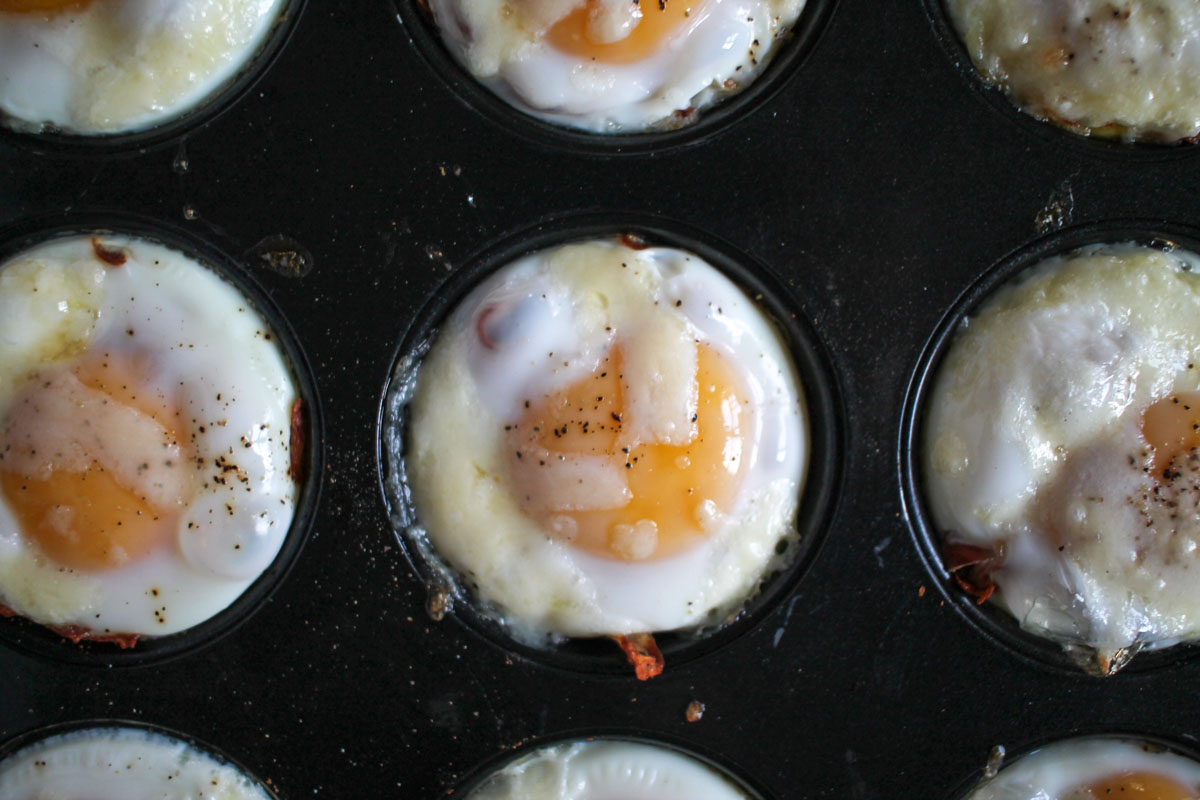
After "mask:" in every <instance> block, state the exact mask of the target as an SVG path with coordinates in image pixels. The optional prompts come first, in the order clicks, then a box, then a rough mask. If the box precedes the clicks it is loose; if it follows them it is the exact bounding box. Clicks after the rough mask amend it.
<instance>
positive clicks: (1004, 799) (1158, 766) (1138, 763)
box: [966, 737, 1200, 800]
mask: <svg viewBox="0 0 1200 800" xmlns="http://www.w3.org/2000/svg"><path fill="white" fill-rule="evenodd" d="M1122 772H1148V773H1151V774H1156V775H1161V776H1164V777H1168V778H1172V779H1174V780H1175V781H1176V782H1178V783H1180V784H1182V785H1183V786H1187V787H1191V788H1192V789H1193V791H1200V764H1197V763H1196V762H1195V761H1192V760H1191V759H1190V758H1184V757H1183V756H1181V755H1177V754H1175V753H1172V752H1169V751H1165V750H1163V749H1162V748H1161V747H1159V746H1157V745H1147V744H1144V743H1142V742H1137V741H1132V740H1125V739H1114V738H1101V737H1096V738H1084V739H1067V740H1065V741H1061V742H1055V743H1054V744H1051V745H1047V746H1046V747H1041V748H1038V749H1037V750H1034V751H1032V752H1030V753H1028V754H1026V755H1024V756H1022V757H1021V758H1019V759H1017V760H1016V761H1014V762H1013V763H1012V764H1010V765H1008V766H1005V767H1004V768H1003V769H1001V770H1000V772H999V773H998V774H997V775H996V777H995V778H992V779H989V780H986V781H984V782H983V783H982V784H980V786H979V787H978V788H977V789H975V791H973V792H972V793H971V794H970V795H968V796H967V798H966V800H1075V798H1077V797H1080V796H1081V795H1080V794H1079V792H1080V790H1081V789H1083V788H1084V787H1085V786H1087V785H1088V784H1089V783H1093V782H1095V781H1098V780H1103V779H1104V778H1106V777H1110V776H1115V775H1117V774H1120V773H1122ZM1087 796H1088V797H1090V796H1091V795H1090V794H1089V795H1087Z"/></svg>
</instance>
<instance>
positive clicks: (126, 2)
mask: <svg viewBox="0 0 1200 800" xmlns="http://www.w3.org/2000/svg"><path fill="white" fill-rule="evenodd" d="M288 2H289V0H95V2H92V3H91V4H90V5H88V6H87V7H85V8H81V9H80V8H74V9H66V10H63V11H59V12H57V13H45V12H41V13H39V12H24V13H17V12H0V112H3V113H2V114H0V116H4V115H7V119H5V120H4V121H5V122H6V123H7V124H8V125H9V126H10V127H12V128H14V129H17V130H20V131H23V132H32V133H36V132H39V131H41V130H43V129H44V128H45V127H46V126H50V127H52V128H54V129H57V130H62V131H65V132H68V133H76V134H84V135H88V134H113V133H132V132H137V131H141V130H145V129H147V128H151V127H153V126H155V125H158V124H160V123H162V122H166V121H168V120H170V119H172V118H175V117H178V116H180V115H182V114H185V113H187V112H188V111H191V110H192V109H194V108H196V107H197V106H200V105H202V104H203V103H204V102H205V101H207V100H208V99H209V98H210V97H212V96H213V95H215V94H216V93H217V92H218V91H220V89H221V88H222V87H223V86H224V85H225V84H226V83H228V82H229V81H230V80H232V79H233V78H234V77H235V76H236V75H238V74H239V73H240V72H241V71H242V70H243V69H244V68H248V65H249V64H250V62H251V61H252V60H253V59H254V58H255V57H256V56H257V55H258V53H259V51H260V50H261V48H262V46H263V43H264V42H265V41H266V39H267V37H268V35H269V34H270V32H271V31H272V30H273V29H274V27H275V25H276V24H277V23H278V22H279V20H280V12H281V10H282V9H283V8H284V6H285V4H286V3H288ZM185 42H186V43H187V46H184V43H185Z"/></svg>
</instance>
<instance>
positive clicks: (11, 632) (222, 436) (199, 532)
mask: <svg viewBox="0 0 1200 800" xmlns="http://www.w3.org/2000/svg"><path fill="white" fill-rule="evenodd" d="M0 370H2V371H3V375H2V377H0V617H3V618H2V619H0V640H3V641H4V642H5V643H6V644H9V645H11V646H13V647H15V648H17V649H19V650H22V651H25V652H28V653H32V654H35V655H39V656H43V657H47V658H51V659H56V660H62V661H68V662H73V663H79V664H89V665H105V666H111V665H135V664H144V663H151V662H154V663H158V662H161V661H163V660H165V659H167V658H172V657H176V656H180V655H183V654H185V653H189V652H192V651H195V650H198V649H200V648H202V647H205V646H207V645H209V644H211V643H212V642H214V641H215V640H216V639H218V638H220V637H221V636H223V635H225V634H226V633H228V632H230V631H231V630H233V629H234V628H235V627H236V626H237V625H238V624H240V623H241V622H243V621H244V620H245V619H246V618H248V617H249V616H250V615H251V614H253V613H254V611H255V610H257V609H258V607H259V606H260V605H262V603H264V602H265V601H266V600H267V599H268V598H269V596H270V595H271V594H272V592H273V591H274V590H275V588H276V587H277V586H278V585H279V584H280V582H281V581H282V580H283V578H284V576H285V575H286V573H287V572H288V570H289V569H290V568H291V566H292V564H293V562H294V561H295V559H296V557H297V555H298V554H299V552H300V550H301V548H302V546H303V543H304V541H305V539H306V538H307V536H308V533H309V529H310V528H311V526H312V522H313V517H314V513H315V509H316V505H317V500H318V496H319V493H320V491H319V490H320V487H319V481H320V475H321V461H322V447H323V443H322V425H321V409H320V402H319V398H318V396H317V390H316V384H315V382H314V380H313V377H312V372H311V369H310V368H309V365H308V362H307V359H306V358H305V356H304V353H303V351H302V350H301V349H300V347H299V345H298V344H297V340H296V336H295V334H294V332H293V331H292V329H291V327H290V326H289V325H288V323H287V321H286V319H284V317H283V315H282V314H281V313H280V311H279V309H278V308H277V307H276V306H275V305H274V303H273V302H272V301H271V300H270V298H269V297H268V296H267V294H266V293H265V292H264V291H263V289H262V288H261V287H259V286H258V284H257V283H256V282H255V281H254V280H253V279H252V278H251V277H250V275H249V274H248V273H247V272H246V271H245V270H244V269H243V268H242V267H241V266H240V265H239V264H238V263H237V262H236V260H235V259H233V258H231V257H230V256H228V255H226V254H225V253H224V252H223V251H222V250H221V249H219V248H218V247H217V246H215V245H213V244H212V243H209V242H207V241H204V240H202V239H199V238H197V237H195V236H193V235H190V234H186V233H184V232H183V231H180V230H178V229H176V228H172V227H169V226H167V225H165V224H162V223H159V222H152V221H149V220H144V219H142V218H140V217H134V216H130V215H126V214H118V213H108V212H97V213H81V214H72V215H69V216H68V217H66V218H64V217H62V216H58V217H55V218H54V219H53V220H50V219H38V220H30V221H25V222H21V223H18V224H16V225H14V226H11V227H9V228H7V229H6V230H4V231H3V232H0Z"/></svg>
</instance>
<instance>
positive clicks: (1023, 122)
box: [920, 0, 1200, 162]
mask: <svg viewBox="0 0 1200 800" xmlns="http://www.w3.org/2000/svg"><path fill="white" fill-rule="evenodd" d="M920 2H921V5H922V6H924V8H925V12H926V16H927V17H928V19H929V24H930V28H931V29H932V32H933V36H934V38H935V39H937V42H938V45H939V46H940V48H941V50H942V52H943V53H944V54H945V55H946V57H947V58H948V59H949V60H950V62H951V67H952V69H953V70H954V71H955V72H956V73H958V76H959V78H960V79H961V80H962V81H963V83H964V85H965V86H966V87H967V88H968V89H969V90H970V91H971V94H972V95H974V96H975V97H976V98H977V99H978V100H979V101H980V102H982V103H984V104H985V105H987V106H989V107H990V108H992V109H993V110H994V111H995V112H996V113H997V114H999V115H1000V116H1002V117H1004V118H1005V119H1006V120H1008V122H1009V123H1010V124H1012V125H1014V126H1015V127H1018V128H1020V129H1022V130H1024V131H1026V132H1028V133H1029V134H1031V135H1033V136H1035V137H1036V138H1038V139H1040V140H1041V141H1043V142H1046V143H1047V144H1052V145H1062V146H1064V147H1069V148H1070V149H1072V150H1075V151H1077V152H1079V153H1081V154H1083V155H1087V156H1091V157H1093V158H1099V159H1106V160H1111V161H1137V162H1143V161H1165V160H1173V159H1182V158H1188V157H1191V156H1194V155H1196V154H1197V152H1200V143H1196V142H1143V141H1123V140H1121V139H1114V138H1108V137H1102V136H1090V135H1085V134H1082V133H1077V132H1075V131H1074V130H1072V129H1071V128H1069V127H1068V126H1066V125H1056V124H1055V123H1053V122H1051V121H1049V120H1044V119H1041V118H1039V117H1036V116H1034V115H1033V114H1031V113H1030V112H1028V111H1025V110H1024V109H1023V108H1021V107H1020V106H1019V105H1017V103H1016V101H1014V100H1013V99H1012V98H1010V97H1009V96H1008V94H1007V93H1006V92H1005V91H1004V90H1003V89H1001V88H999V87H995V86H992V85H990V84H989V83H988V82H987V81H986V80H984V77H983V76H982V75H980V74H979V70H977V69H975V64H974V62H973V61H972V59H971V54H970V53H969V52H968V51H967V48H966V45H965V44H963V41H962V39H961V38H960V37H959V35H958V32H957V31H956V30H955V28H954V23H953V22H951V20H950V16H949V12H948V11H947V10H946V4H945V0H920Z"/></svg>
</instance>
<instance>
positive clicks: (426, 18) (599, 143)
mask: <svg viewBox="0 0 1200 800" xmlns="http://www.w3.org/2000/svg"><path fill="white" fill-rule="evenodd" d="M395 2H396V7H397V9H398V10H399V17H400V21H401V24H402V25H403V26H404V29H405V31H406V32H407V34H408V36H409V39H410V41H411V42H412V45H413V46H414V48H415V49H416V50H417V52H418V53H419V54H420V55H421V57H422V59H423V60H424V61H425V63H426V64H427V65H428V66H429V68H430V70H431V71H433V72H434V73H436V74H437V75H438V77H439V78H440V79H441V80H442V81H443V82H444V83H445V84H446V86H447V87H448V88H449V89H450V91H451V92H453V93H454V94H455V95H456V96H457V97H458V98H459V99H461V100H462V102H463V103H464V104H465V105H466V106H468V107H470V108H472V109H474V110H475V111H476V112H478V113H480V114H482V115H483V116H485V117H487V118H489V119H490V120H492V121H493V122H494V123H495V124H497V125H498V126H500V127H502V128H504V129H506V130H508V131H509V132H510V133H512V134H514V135H517V136H519V137H521V138H524V139H527V140H529V141H530V142H532V143H535V144H537V145H542V146H549V147H555V148H558V149H561V150H565V151H568V152H574V153H580V154H602V155H613V156H620V155H638V154H645V153H651V152H661V151H663V150H666V149H668V148H671V147H684V146H688V145H694V144H699V143H701V142H703V141H705V140H707V139H709V138H711V137H712V136H714V135H716V134H718V133H719V132H721V131H723V130H725V129H726V128H728V127H729V126H730V125H732V124H734V123H735V122H736V121H737V120H738V119H740V118H741V117H743V116H747V115H749V114H752V113H753V112H754V111H755V110H756V109H758V108H760V107H761V106H763V105H764V104H766V102H767V101H769V100H770V99H771V98H772V97H773V96H774V95H775V94H776V93H777V92H778V91H780V90H781V89H782V88H783V86H784V85H785V84H786V83H787V82H788V80H790V78H791V76H792V75H793V74H795V72H796V71H797V70H798V69H799V68H800V66H801V64H802V62H803V61H804V59H805V58H806V57H807V56H808V54H809V53H810V52H811V51H812V50H813V48H814V47H815V46H816V44H817V41H818V40H819V39H820V37H821V34H822V33H823V32H824V30H825V27H826V24H827V23H828V20H829V17H830V16H831V15H832V13H833V9H834V6H835V5H836V4H837V0H807V2H806V4H805V7H804V9H803V11H802V12H801V14H800V17H799V19H797V20H796V22H795V23H794V24H793V25H792V26H791V30H790V31H789V32H787V33H784V34H782V35H781V37H780V40H779V42H778V44H777V47H776V49H777V51H778V52H776V53H774V54H773V55H772V56H771V59H770V61H769V63H768V64H767V65H766V66H765V67H764V68H763V69H762V71H761V72H760V73H759V74H758V76H757V77H756V78H755V79H754V80H753V81H752V82H751V83H750V85H748V86H746V87H744V88H742V89H740V90H738V91H737V92H736V93H734V94H730V95H726V96H724V97H722V98H720V99H718V100H717V101H716V102H714V103H712V104H711V105H708V106H706V107H704V108H703V109H701V110H699V111H698V112H697V113H694V114H692V115H691V116H689V117H687V118H686V119H684V118H678V119H676V120H675V121H674V124H672V125H665V126H651V127H650V128H649V129H647V130H643V131H625V132H614V133H596V132H590V131H585V130H581V129H578V128H572V127H569V126H567V125H565V124H561V125H560V124H554V123H552V122H548V121H546V120H543V119H540V118H538V117H537V116H535V115H534V114H532V113H530V112H526V111H523V110H521V109H518V108H517V107H516V106H514V105H513V104H512V103H510V102H509V101H508V100H507V99H506V98H504V97H503V96H502V95H501V94H499V93H498V92H497V91H496V90H493V89H492V88H489V87H488V86H485V85H484V84H483V83H482V82H481V81H480V79H478V78H476V77H475V76H474V75H472V74H471V72H470V70H469V69H467V68H466V67H465V66H464V65H463V64H462V62H461V61H460V60H459V59H458V58H456V57H455V56H454V55H453V54H452V53H451V52H450V50H449V48H448V46H447V45H446V44H445V43H444V42H443V41H442V35H441V33H440V32H439V31H438V27H437V24H436V23H435V22H434V20H433V15H432V13H431V12H430V10H429V7H428V0H395Z"/></svg>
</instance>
